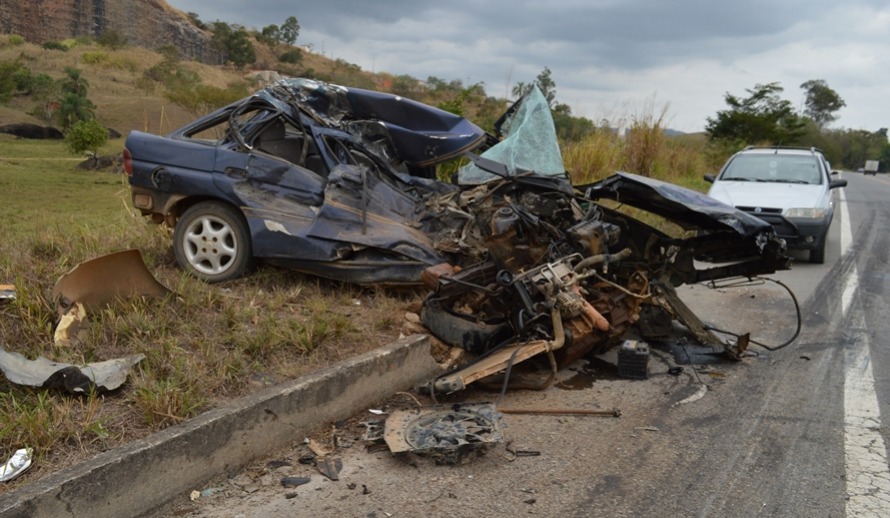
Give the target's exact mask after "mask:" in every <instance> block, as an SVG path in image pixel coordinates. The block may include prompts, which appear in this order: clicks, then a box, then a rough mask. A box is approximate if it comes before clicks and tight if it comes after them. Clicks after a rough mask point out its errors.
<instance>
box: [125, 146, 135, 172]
mask: <svg viewBox="0 0 890 518" xmlns="http://www.w3.org/2000/svg"><path fill="white" fill-rule="evenodd" d="M124 171H126V172H127V176H133V155H131V154H130V150H129V149H127V148H124Z"/></svg>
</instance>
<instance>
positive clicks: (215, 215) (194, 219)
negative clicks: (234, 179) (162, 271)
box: [173, 201, 253, 282]
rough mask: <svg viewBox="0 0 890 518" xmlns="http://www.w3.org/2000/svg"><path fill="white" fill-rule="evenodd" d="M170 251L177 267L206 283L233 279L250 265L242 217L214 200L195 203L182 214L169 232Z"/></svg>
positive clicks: (250, 259)
mask: <svg viewBox="0 0 890 518" xmlns="http://www.w3.org/2000/svg"><path fill="white" fill-rule="evenodd" d="M173 251H174V252H175V253H176V261H177V262H178V263H179V266H181V267H182V268H183V269H184V270H186V271H187V272H189V273H191V274H192V275H194V276H195V277H198V278H199V279H204V280H205V281H207V282H223V281H228V280H231V279H236V278H238V277H240V276H242V275H244V273H245V272H246V271H247V269H248V268H249V267H250V266H251V265H252V263H253V250H252V247H251V243H250V234H249V233H248V230H247V223H246V222H245V221H244V217H243V216H242V215H241V213H240V212H238V211H237V210H235V209H234V208H233V207H232V206H231V205H227V204H225V203H221V202H217V201H207V202H203V203H199V204H197V205H194V206H192V207H190V208H189V209H188V210H186V211H185V212H184V213H183V214H182V216H181V217H180V218H179V221H177V222H176V230H175V231H174V232H173Z"/></svg>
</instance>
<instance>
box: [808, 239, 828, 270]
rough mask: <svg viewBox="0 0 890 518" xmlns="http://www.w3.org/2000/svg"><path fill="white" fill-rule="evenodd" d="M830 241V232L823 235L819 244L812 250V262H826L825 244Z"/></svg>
mask: <svg viewBox="0 0 890 518" xmlns="http://www.w3.org/2000/svg"><path fill="white" fill-rule="evenodd" d="M827 241H828V233H825V235H823V236H822V238H821V239H819V244H818V245H817V246H816V248H814V249H812V250H810V262H811V263H813V264H823V263H825V246H826V242H827Z"/></svg>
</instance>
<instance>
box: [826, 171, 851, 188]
mask: <svg viewBox="0 0 890 518" xmlns="http://www.w3.org/2000/svg"><path fill="white" fill-rule="evenodd" d="M832 174H834V173H832ZM846 186H847V181H846V180H832V181H831V183H830V184H828V188H829V189H837V188H838V187H846Z"/></svg>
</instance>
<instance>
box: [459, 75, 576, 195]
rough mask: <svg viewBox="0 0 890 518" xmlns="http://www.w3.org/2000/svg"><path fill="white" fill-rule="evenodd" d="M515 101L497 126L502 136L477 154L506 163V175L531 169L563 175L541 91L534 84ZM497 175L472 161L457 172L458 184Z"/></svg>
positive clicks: (484, 180)
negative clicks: (530, 89) (510, 110)
mask: <svg viewBox="0 0 890 518" xmlns="http://www.w3.org/2000/svg"><path fill="white" fill-rule="evenodd" d="M519 102H520V104H519V106H518V107H517V109H516V110H515V111H514V112H513V113H512V114H510V116H509V117H508V118H507V119H506V120H505V121H504V123H503V124H502V125H501V131H502V132H503V134H504V135H505V137H504V139H503V140H502V141H500V142H498V143H497V144H495V145H494V146H492V147H491V148H489V149H488V150H486V151H485V152H484V153H482V155H481V156H482V157H484V158H487V159H489V160H493V161H495V162H499V163H501V164H504V165H506V166H507V170H508V171H509V172H510V174H516V173H517V172H521V171H535V172H536V173H538V174H540V175H545V176H560V175H564V174H565V172H566V170H565V165H564V164H563V161H562V154H561V153H560V151H559V141H558V140H557V138H556V128H555V127H554V125H553V117H552V116H551V114H550V105H548V104H547V99H546V98H545V97H544V94H542V93H541V91H540V90H539V89H538V87H537V86H536V87H534V88H532V91H531V92H529V93H528V94H527V95H526V96H525V97H523V99H522V100H521V101H519ZM497 178H498V177H497V175H494V174H492V173H490V172H488V171H485V170H483V169H480V168H479V167H478V166H476V165H475V164H469V165H466V166H464V167H463V168H461V169H460V171H458V182H459V183H461V184H470V185H476V184H481V183H485V182H489V181H491V180H494V179H497Z"/></svg>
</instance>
